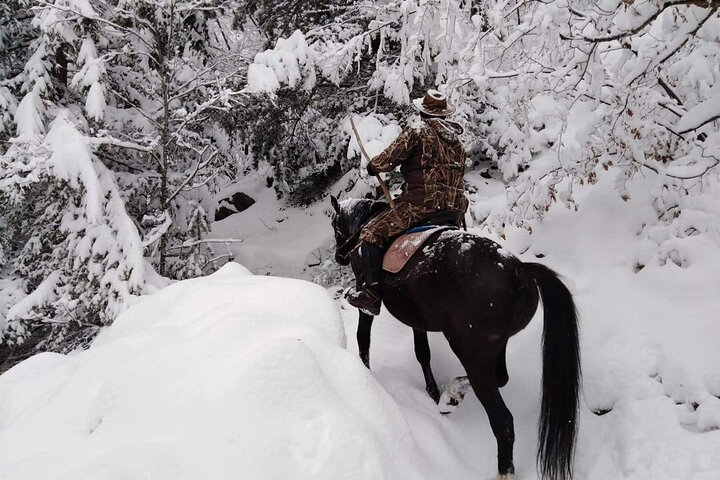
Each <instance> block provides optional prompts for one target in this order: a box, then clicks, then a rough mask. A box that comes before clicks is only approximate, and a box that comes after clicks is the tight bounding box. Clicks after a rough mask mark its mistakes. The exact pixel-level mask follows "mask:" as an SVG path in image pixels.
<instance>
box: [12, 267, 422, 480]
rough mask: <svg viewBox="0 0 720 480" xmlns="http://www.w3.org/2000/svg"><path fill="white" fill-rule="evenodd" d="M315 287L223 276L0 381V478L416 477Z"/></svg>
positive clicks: (157, 299)
mask: <svg viewBox="0 0 720 480" xmlns="http://www.w3.org/2000/svg"><path fill="white" fill-rule="evenodd" d="M344 347H345V333H344V330H343V325H342V322H341V319H340V315H339V313H338V310H337V308H336V306H335V305H334V303H333V301H332V299H331V298H330V297H329V296H328V294H327V293H326V292H325V290H324V289H322V288H321V287H318V286H316V285H313V284H310V283H308V282H304V281H299V280H290V279H282V278H274V277H265V276H253V275H251V274H250V273H249V272H248V271H247V270H246V269H244V268H243V267H241V266H239V265H238V264H228V265H226V266H225V267H224V268H222V269H221V270H220V271H218V272H217V273H215V274H214V275H211V276H209V277H205V278H200V279H194V280H189V281H184V282H180V283H177V284H174V285H172V286H170V287H168V288H166V289H164V290H162V291H160V292H159V293H157V294H155V295H153V296H151V297H147V298H146V299H145V300H143V301H142V302H140V303H139V304H137V305H135V306H134V307H132V308H130V309H129V310H128V311H126V312H125V313H123V314H122V315H121V316H120V317H119V318H118V319H117V321H116V322H115V324H114V325H113V326H112V327H110V328H109V329H107V330H106V331H104V332H103V333H102V334H101V335H100V336H99V337H98V338H97V340H96V341H95V343H94V344H93V346H92V347H91V348H90V349H89V350H87V351H85V352H82V353H79V354H76V355H74V356H62V355H57V354H41V355H37V356H35V357H33V358H31V359H29V360H28V361H25V362H23V363H21V364H19V365H17V366H16V367H15V368H13V369H12V370H10V371H8V372H7V373H6V374H4V375H3V376H2V377H0V392H1V393H0V451H1V452H2V456H1V457H0V478H3V479H4V480H13V479H23V480H26V479H30V478H32V479H74V480H80V479H93V480H125V479H136V478H143V479H169V478H172V479H173V480H182V479H198V478H212V479H222V478H248V479H265V480H270V479H283V480H284V479H289V478H292V479H303V478H307V479H310V478H312V479H331V478H332V479H340V478H343V479H354V478H357V479H368V478H373V479H380V478H403V479H412V478H423V477H424V475H421V474H420V473H419V472H421V471H422V468H423V461H422V459H420V458H419V453H418V448H417V446H416V444H415V440H414V439H413V437H412V434H411V433H410V429H409V427H408V425H407V423H406V421H405V419H404V416H403V414H402V412H401V411H400V408H399V407H398V406H397V404H396V403H395V401H394V400H393V399H392V398H391V397H390V396H389V395H388V394H387V393H386V392H385V391H384V390H383V389H382V387H380V386H379V385H378V384H377V383H376V382H375V381H374V380H373V377H372V376H371V374H370V373H369V372H368V371H367V370H366V369H365V368H364V366H363V365H362V363H361V362H360V360H359V359H358V358H357V356H356V355H355V354H353V353H350V352H348V351H347V350H345V348H344Z"/></svg>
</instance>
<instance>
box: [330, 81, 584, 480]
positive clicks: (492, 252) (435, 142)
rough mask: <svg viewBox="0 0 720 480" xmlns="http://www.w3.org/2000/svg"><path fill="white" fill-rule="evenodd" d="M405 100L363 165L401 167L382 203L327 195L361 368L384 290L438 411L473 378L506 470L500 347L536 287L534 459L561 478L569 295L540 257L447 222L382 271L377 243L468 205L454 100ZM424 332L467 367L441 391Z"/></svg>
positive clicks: (574, 354) (573, 347) (573, 364)
mask: <svg viewBox="0 0 720 480" xmlns="http://www.w3.org/2000/svg"><path fill="white" fill-rule="evenodd" d="M413 105H414V106H415V108H417V109H418V110H419V111H420V116H421V121H420V123H419V124H417V125H414V126H411V127H409V128H406V129H405V130H404V131H403V132H402V133H401V134H400V136H399V137H398V138H397V139H396V140H395V141H394V142H393V143H392V144H391V145H390V146H389V147H388V148H387V149H385V151H384V152H383V153H381V154H380V155H379V156H377V157H375V158H373V159H371V160H370V161H369V164H368V171H369V173H371V174H373V175H377V174H378V173H380V172H386V171H390V170H392V169H393V168H395V167H397V166H398V165H399V166H400V170H401V172H402V173H403V175H404V177H405V183H404V185H403V193H402V195H400V196H399V197H398V198H397V200H396V201H395V202H393V203H394V205H392V206H393V208H388V204H387V203H384V202H378V201H373V200H367V199H365V200H345V201H343V202H338V201H337V199H335V198H334V197H333V198H332V205H333V208H334V210H335V214H334V215H333V220H332V222H333V229H334V232H335V241H336V245H337V246H336V254H335V258H336V261H337V262H338V263H340V264H342V265H347V264H350V265H351V266H352V268H353V271H354V273H355V275H356V279H357V281H356V287H357V291H356V292H351V293H349V294H348V295H347V298H348V301H349V302H350V304H351V305H354V306H356V307H358V309H360V320H359V323H358V332H357V339H358V349H359V351H360V357H361V358H362V360H363V362H364V363H365V365H366V366H368V367H369V365H370V357H369V349H370V329H371V327H372V321H373V316H374V315H377V314H378V313H379V312H380V306H381V303H382V302H383V301H384V302H385V306H386V307H387V309H388V311H389V312H390V313H391V314H392V315H393V316H394V317H395V318H397V319H398V320H400V321H401V322H402V323H404V324H406V325H408V326H410V327H412V328H413V331H414V334H415V353H416V357H417V359H418V361H419V362H420V365H421V367H422V370H423V375H424V377H425V382H426V390H427V392H428V393H429V394H430V396H431V397H432V398H433V400H434V401H435V402H436V403H438V402H439V401H440V404H441V405H440V406H441V410H445V411H449V409H448V408H447V407H448V406H449V405H457V404H458V403H459V401H460V400H462V397H463V395H464V392H465V390H467V388H468V387H472V389H473V391H474V393H475V395H476V396H477V398H478V400H480V402H481V403H482V405H483V407H484V408H485V410H486V412H487V414H488V419H489V421H490V426H491V428H492V431H493V434H494V435H495V439H496V441H497V446H498V472H499V473H498V478H499V479H503V480H505V479H511V478H513V477H514V471H515V467H514V464H513V444H514V441H515V433H514V426H513V417H512V414H511V413H510V411H509V410H508V408H507V406H506V405H505V402H504V401H503V399H502V396H501V395H500V391H499V388H500V387H503V386H504V385H505V384H506V383H507V382H508V373H507V368H506V364H505V350H506V347H507V342H508V339H509V338H510V337H511V336H513V335H514V334H516V333H517V332H519V331H520V330H522V329H523V328H525V326H526V325H527V324H528V323H529V322H530V320H531V319H532V317H533V316H534V314H535V311H536V310H537V307H538V304H539V299H540V297H542V303H543V308H544V328H543V373H542V376H543V378H542V403H541V411H540V421H539V428H538V433H539V442H538V452H537V462H538V467H539V470H540V474H541V477H542V478H543V480H551V479H552V480H567V479H570V478H572V464H573V455H574V449H575V439H576V435H577V422H576V420H577V407H578V395H579V385H580V350H579V341H578V325H577V313H576V310H575V304H574V302H573V298H572V295H571V294H570V292H569V291H568V289H567V287H566V286H565V285H564V284H563V283H562V281H561V280H560V279H559V278H558V275H557V274H556V273H555V272H554V271H552V270H551V269H549V268H548V267H546V266H544V265H541V264H538V263H524V262H522V261H520V260H519V259H518V258H516V257H514V256H512V255H510V254H508V253H507V252H505V251H504V250H503V249H502V247H501V246H500V245H498V244H497V243H495V242H493V241H492V240H489V239H487V238H483V237H480V236H477V235H474V234H471V233H468V232H464V231H461V230H458V229H457V228H455V229H448V228H438V229H435V230H430V231H429V232H425V233H424V234H423V235H424V237H423V239H422V241H421V242H414V241H410V242H407V241H406V242H405V243H410V244H415V246H416V247H418V246H419V247H420V248H416V249H415V253H414V254H412V256H410V257H409V258H406V259H405V260H404V261H403V262H402V265H401V268H398V269H389V271H385V272H383V255H384V251H385V249H386V248H387V246H388V245H389V244H390V242H391V241H392V240H393V239H394V238H395V237H397V236H399V235H402V234H403V233H405V232H406V230H408V229H409V228H411V227H412V228H416V227H417V226H418V225H424V224H428V223H430V224H432V223H443V224H445V223H448V222H449V223H454V224H455V225H458V224H459V222H460V220H461V219H462V217H463V215H464V213H465V211H466V210H467V206H468V202H467V199H466V198H465V196H464V194H463V173H464V168H465V153H464V149H463V147H462V144H461V143H460V141H459V139H458V135H459V134H460V133H462V128H461V127H460V125H458V124H456V123H453V122H450V121H448V120H447V119H446V118H445V117H447V116H448V115H450V114H452V113H453V112H454V110H455V109H454V107H453V106H452V105H451V104H449V103H448V102H447V99H446V98H445V96H444V95H442V94H441V93H439V92H437V91H433V90H431V91H429V92H428V93H427V94H426V95H425V96H424V98H422V99H416V100H414V101H413ZM438 218H441V219H442V222H437V221H436V220H437V219H438ZM403 238H406V236H405V235H403V236H401V237H400V238H399V239H397V240H395V242H396V243H397V242H401V241H402V240H403ZM358 242H361V243H360V248H359V251H358V248H357V244H358ZM393 247H394V245H393ZM393 247H391V250H393ZM386 263H387V262H386ZM381 299H382V300H381ZM429 331H434V332H442V333H443V334H444V335H445V337H446V338H447V340H448V343H449V345H450V348H451V349H452V350H453V352H454V353H455V354H456V355H457V357H458V359H459V360H460V362H461V363H462V365H463V367H464V368H465V371H466V373H467V377H459V378H457V379H455V381H454V382H453V383H452V384H451V385H450V386H449V387H448V389H447V390H446V392H445V393H444V394H443V396H442V399H443V400H444V401H442V400H441V396H440V392H439V389H438V387H437V383H436V382H435V379H434V376H433V374H432V370H431V368H430V349H429V346H428V341H427V332H429Z"/></svg>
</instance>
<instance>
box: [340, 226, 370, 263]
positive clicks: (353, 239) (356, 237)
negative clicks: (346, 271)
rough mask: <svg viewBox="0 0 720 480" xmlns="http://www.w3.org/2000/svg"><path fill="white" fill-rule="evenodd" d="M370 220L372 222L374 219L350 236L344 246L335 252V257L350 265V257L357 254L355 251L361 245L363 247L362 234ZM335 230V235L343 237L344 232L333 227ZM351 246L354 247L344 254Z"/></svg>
mask: <svg viewBox="0 0 720 480" xmlns="http://www.w3.org/2000/svg"><path fill="white" fill-rule="evenodd" d="M370 220H372V217H370V218H369V219H368V220H367V221H365V223H363V224H362V225H360V228H358V229H357V231H356V232H355V233H353V234H352V235H350V237H349V238H348V239H347V240H345V241H344V242H343V243H342V245H339V246H338V247H337V249H336V251H335V255H336V256H337V257H338V258H340V259H342V260H343V261H344V262H347V263H350V255H352V254H353V253H355V251H356V250H357V249H358V248H360V245H362V242H361V241H360V233H362V230H363V228H365V225H367V224H368V223H369V222H370ZM333 230H335V234H336V235H337V236H342V232H341V231H340V230H339V229H338V228H335V226H333ZM349 245H353V247H352V248H351V249H350V250H348V252H347V253H342V252H343V251H344V250H345V249H346V248H347V247H348V246H349Z"/></svg>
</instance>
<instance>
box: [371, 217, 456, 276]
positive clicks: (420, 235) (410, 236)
mask: <svg viewBox="0 0 720 480" xmlns="http://www.w3.org/2000/svg"><path fill="white" fill-rule="evenodd" d="M456 228H457V227H452V226H439V227H438V226H433V227H431V228H428V229H423V230H422V231H413V230H414V229H411V230H409V232H410V233H404V234H402V235H400V236H399V237H398V238H396V239H395V241H393V243H392V245H390V248H388V250H387V252H385V256H384V257H383V270H385V271H386V272H390V273H398V272H399V271H400V270H402V269H403V267H404V266H405V264H406V263H407V262H408V260H410V259H411V258H412V256H413V255H415V253H416V252H417V251H418V250H420V248H422V246H423V245H425V242H427V241H428V239H429V238H430V237H432V236H433V234H435V233H437V232H440V231H442V230H455V229H456Z"/></svg>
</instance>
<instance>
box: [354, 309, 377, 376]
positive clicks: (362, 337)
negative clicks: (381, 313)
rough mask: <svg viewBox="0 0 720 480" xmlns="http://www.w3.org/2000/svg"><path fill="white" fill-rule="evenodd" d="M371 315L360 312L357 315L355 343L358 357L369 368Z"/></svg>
mask: <svg viewBox="0 0 720 480" xmlns="http://www.w3.org/2000/svg"><path fill="white" fill-rule="evenodd" d="M373 318H374V317H373V316H372V315H368V314H367V313H363V312H360V316H359V317H358V329H357V343H358V352H359V353H360V359H361V360H362V362H363V363H364V364H365V366H366V367H367V368H370V331H371V330H372V323H373Z"/></svg>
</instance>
